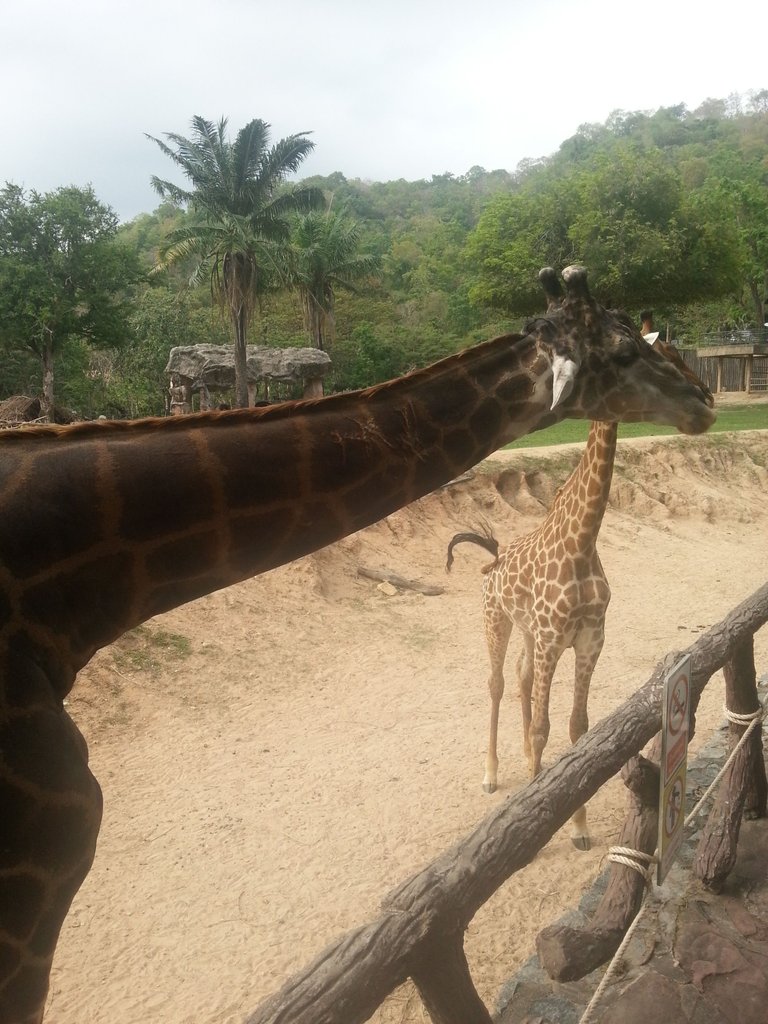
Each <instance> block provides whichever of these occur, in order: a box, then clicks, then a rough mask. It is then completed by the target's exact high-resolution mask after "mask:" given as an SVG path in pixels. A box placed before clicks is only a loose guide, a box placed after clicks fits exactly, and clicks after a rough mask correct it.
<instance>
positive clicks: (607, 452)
mask: <svg viewBox="0 0 768 1024" xmlns="http://www.w3.org/2000/svg"><path fill="white" fill-rule="evenodd" d="M617 435H618V424H617V423H603V422H596V421H593V422H592V423H590V425H589V436H588V438H587V446H586V448H585V449H584V452H583V454H582V456H581V459H580V460H579V464H578V465H577V466H576V468H575V469H574V471H573V472H572V473H571V475H570V476H569V477H568V479H567V480H566V482H565V484H563V488H562V490H561V491H560V493H559V494H558V495H557V498H556V500H555V503H554V505H553V507H552V510H551V511H550V513H549V515H548V516H547V520H546V524H547V525H553V526H555V527H557V528H558V530H559V532H561V533H562V534H563V535H565V536H568V535H570V536H571V537H574V538H575V539H576V544H577V547H578V550H579V551H580V552H582V553H583V552H586V551H588V550H590V549H592V548H594V546H595V544H596V543H597V536H598V534H599V532H600V526H601V525H602V522H603V516H604V515H605V510H606V508H607V506H608V496H609V494H610V491H611V480H612V478H613V465H614V460H615V457H616V439H617Z"/></svg>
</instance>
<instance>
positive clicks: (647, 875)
mask: <svg viewBox="0 0 768 1024" xmlns="http://www.w3.org/2000/svg"><path fill="white" fill-rule="evenodd" d="M608 860H609V861H611V863H613V864H623V865H624V867H625V868H632V869H633V870H634V871H637V873H638V874H639V875H642V876H643V881H644V882H645V884H646V885H650V884H651V868H652V867H653V865H654V864H656V863H658V858H657V857H655V856H654V854H652V853H643V851H642V850H633V849H632V848H631V847H629V846H611V847H609V849H608Z"/></svg>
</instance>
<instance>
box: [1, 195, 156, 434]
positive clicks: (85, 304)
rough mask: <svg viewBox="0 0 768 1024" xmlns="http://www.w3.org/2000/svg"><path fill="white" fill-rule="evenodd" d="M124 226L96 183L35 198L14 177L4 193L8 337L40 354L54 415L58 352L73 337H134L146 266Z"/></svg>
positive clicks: (97, 341)
mask: <svg viewBox="0 0 768 1024" xmlns="http://www.w3.org/2000/svg"><path fill="white" fill-rule="evenodd" d="M116 232H117V216H116V215H115V213H114V212H113V211H112V210H111V209H110V208H109V207H108V206H105V205H104V204H103V203H101V202H99V200H98V199H97V198H96V195H95V194H94V192H93V189H92V188H90V187H88V188H85V189H80V188H75V187H74V186H69V187H66V188H59V189H57V190H56V191H55V192H49V193H46V194H45V195H40V194H39V193H37V192H31V193H30V195H29V198H27V196H25V194H24V191H23V190H22V189H21V188H19V187H18V186H17V185H13V184H11V183H6V185H5V187H4V188H3V190H2V192H0V335H2V337H3V339H4V343H5V344H6V345H11V346H24V347H26V348H27V349H29V350H30V351H31V352H33V353H34V355H35V356H36V357H37V359H38V360H39V362H40V366H41V370H42V400H41V411H42V413H43V415H44V416H46V417H48V418H52V416H53V409H54V357H55V355H56V353H57V352H59V351H60V350H61V349H62V347H63V346H64V345H65V343H66V342H68V341H69V340H71V339H81V340H84V341H86V342H88V343H89V344H91V345H94V346H116V345H119V344H121V343H122V342H124V341H125V340H127V338H128V337H129V332H128V325H127V317H128V311H129V306H128V302H127V298H128V294H129V292H130V289H131V287H132V285H133V284H135V282H136V280H137V278H138V276H139V266H138V261H137V259H136V254H135V252H134V251H133V250H132V249H130V248H128V247H126V246H123V245H121V244H119V243H118V242H117V241H116V240H115V235H116Z"/></svg>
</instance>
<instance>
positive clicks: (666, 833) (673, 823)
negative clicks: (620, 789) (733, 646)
mask: <svg viewBox="0 0 768 1024" xmlns="http://www.w3.org/2000/svg"><path fill="white" fill-rule="evenodd" d="M690 715H691V657H690V655H686V657H685V658H683V659H682V661H680V662H678V663H677V665H675V667H674V668H673V669H672V671H671V672H670V673H669V674H668V675H667V678H666V679H665V680H664V703H663V706H662V716H661V730H662V731H661V792H660V795H659V865H658V871H657V882H658V884H659V885H661V883H662V882H663V881H664V878H665V877H666V875H667V872H668V871H669V869H670V867H671V866H672V863H673V861H674V859H675V856H676V854H677V851H678V849H679V847H680V843H681V842H682V841H683V826H684V824H685V777H686V769H687V766H688V732H689V722H690Z"/></svg>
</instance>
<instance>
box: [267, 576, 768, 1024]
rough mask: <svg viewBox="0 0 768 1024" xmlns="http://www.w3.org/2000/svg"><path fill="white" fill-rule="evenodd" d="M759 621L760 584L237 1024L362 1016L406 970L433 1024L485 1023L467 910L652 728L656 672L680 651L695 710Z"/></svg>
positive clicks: (766, 598)
mask: <svg viewBox="0 0 768 1024" xmlns="http://www.w3.org/2000/svg"><path fill="white" fill-rule="evenodd" d="M766 621H768V583H766V584H764V585H763V586H762V587H760V588H759V589H758V590H757V591H755V593H754V594H753V595H752V596H751V597H749V598H747V599H746V600H745V601H743V602H742V603H741V604H740V605H738V606H737V607H736V608H735V609H734V610H733V611H732V612H731V613H730V614H729V615H728V616H726V618H725V619H723V620H722V622H719V623H718V624H717V625H715V626H713V627H712V628H711V629H709V630H708V631H707V632H706V633H705V634H703V635H702V636H701V637H699V639H698V640H697V641H696V642H695V643H694V644H692V645H691V646H690V647H688V648H687V649H686V650H683V651H675V652H671V653H670V654H668V655H667V656H666V657H665V658H664V659H663V660H662V661H661V662H660V663H659V664H658V665H657V666H656V669H655V670H654V672H653V674H652V675H651V677H650V679H649V680H648V681H647V682H646V683H645V685H644V686H643V687H642V688H641V689H639V690H638V691H637V692H636V693H635V694H634V695H633V696H632V697H630V698H629V700H627V701H626V702H625V703H624V704H623V705H622V706H621V707H620V708H618V709H617V710H616V711H614V712H613V713H612V714H611V715H609V716H607V717H606V718H604V719H603V720H602V721H601V722H599V723H598V724H597V725H596V726H595V727H594V728H593V729H591V730H590V731H589V732H588V733H586V734H585V735H584V736H582V737H581V739H580V740H579V741H578V742H577V743H576V744H574V746H573V747H571V748H570V750H568V751H567V752H566V753H565V754H563V756H562V757H560V758H559V759H558V761H557V762H556V763H555V764H553V765H552V766H551V767H549V768H546V769H544V771H542V772H541V774H540V775H539V776H538V777H537V778H536V779H534V780H533V781H532V782H530V783H529V784H528V785H527V786H525V787H524V788H523V789H522V790H520V792H518V793H517V794H515V796H513V797H510V798H509V799H508V800H507V801H506V802H505V803H504V804H502V805H501V806H500V807H498V808H497V809H496V810H495V811H493V812H492V813H491V814H489V815H488V816H487V817H486V818H485V819H484V820H483V821H482V822H481V824H480V825H479V826H478V827H477V828H476V829H475V830H474V832H472V833H471V834H470V835H469V836H467V837H466V838H465V839H463V840H461V841H460V842H458V843H457V844H455V845H454V846H453V847H451V848H450V849H448V850H446V851H445V852H444V853H443V854H441V855H440V856H439V857H438V858H437V859H436V860H434V861H433V862H432V863H431V864H430V865H429V866H428V867H426V868H425V869H424V870H422V871H420V872H419V873H418V874H416V875H414V876H413V877H411V878H410V879H408V880H407V881H406V882H404V883H403V884H402V885H400V886H399V887H398V888H397V889H395V890H394V891H393V892H391V893H390V894H389V895H388V896H387V897H386V898H385V900H384V902H383V905H382V910H383V913H382V915H381V916H380V917H378V918H377V919H376V920H375V921H372V922H370V923H369V924H366V925H364V926H362V927H360V928H358V929H356V930H354V931H351V932H349V933H348V934H346V935H345V936H343V937H342V938H341V939H340V940H339V941H337V942H336V943H335V944H333V945H331V946H329V947H328V948H327V949H326V950H324V952H322V953H321V954H320V956H318V957H317V959H315V960H314V961H313V962H312V963H311V964H309V965H308V966H307V967H306V968H305V969H304V970H303V971H301V972H299V973H297V974H296V975H294V976H293V977H292V978H291V979H289V981H288V982H287V983H286V984H285V985H284V986H283V987H282V988H281V989H280V990H279V991H278V992H276V993H275V994H274V995H273V996H270V997H269V998H267V999H266V1000H265V1001H264V1002H262V1003H261V1004H260V1005H259V1007H258V1008H257V1009H256V1011H255V1012H254V1013H253V1014H252V1015H251V1016H250V1017H249V1020H248V1024H362V1022H363V1021H365V1020H367V1019H368V1018H369V1017H370V1016H371V1015H372V1014H373V1013H374V1011H375V1010H376V1009H377V1008H378V1006H379V1005H380V1004H381V1003H382V1002H383V1000H384V999H385V998H386V997H387V995H389V994H390V993H391V992H392V991H394V989H395V988H397V987H398V986H399V985H401V984H402V983H403V982H404V981H406V979H407V978H409V977H410V978H412V979H413V981H414V982H415V984H416V986H417V987H418V989H419V992H420V995H421V997H422V999H423V1001H424V1004H425V1006H426V1008H427V1010H428V1012H429V1014H430V1017H431V1018H432V1020H433V1021H434V1022H435V1024H489V1022H490V1021H491V1015H490V1013H489V1011H488V1009H487V1007H486V1006H485V1005H484V1003H483V1002H482V1000H481V999H480V997H479V996H478V994H477V992H476V991H475V988H474V985H473V982H472V978H471V976H470V972H469V968H468V966H467V962H466V958H465V956H464V945H463V936H464V931H465V930H466V927H467V925H468V924H469V922H470V921H471V919H472V918H473V917H474V915H475V913H476V912H477V911H478V909H479V908H480V907H481V906H482V905H483V904H484V903H485V902H486V901H487V900H488V899H489V898H490V897H491V896H492V895H493V893H494V892H496V890H497V889H498V888H499V887H500V886H501V885H502V884H503V883H504V882H505V881H506V880H507V879H508V878H509V877H510V876H511V875H512V874H514V873H515V872H516V871H518V870H520V868H522V867H524V866H525V865H526V864H528V863H529V862H530V861H531V860H532V859H533V858H534V857H535V856H536V854H537V853H538V852H539V850H540V849H541V848H542V847H543V846H545V845H546V843H548V842H549V840H550V839H551V838H552V836H553V835H554V834H555V832H557V830H558V829H559V828H561V827H562V826H563V825H564V824H565V822H566V821H568V819H569V818H570V817H571V815H572V814H573V813H574V811H575V810H576V809H577V808H578V807H580V806H581V805H582V804H584V803H586V802H587V801H588V800H589V799H590V798H591V797H593V796H594V795H595V793H596V792H597V791H598V790H599V789H600V787H601V786H602V785H603V784H604V783H605V782H607V780H608V779H610V778H611V777H612V776H613V775H615V774H616V773H617V772H618V771H619V770H620V769H621V767H622V765H624V764H625V763H626V762H627V761H628V760H629V759H630V758H631V757H633V756H634V755H635V754H637V753H638V751H639V750H641V749H642V748H643V747H644V746H645V744H646V743H648V741H649V740H650V739H651V738H652V737H653V736H654V735H655V734H656V733H657V732H658V731H659V729H660V727H661V698H662V687H663V681H664V676H665V674H666V673H667V672H668V671H669V669H670V668H671V667H672V666H673V665H674V664H675V663H676V662H677V661H678V660H679V659H680V658H681V657H682V656H683V655H684V654H690V655H691V658H692V670H691V704H692V707H693V708H694V709H695V708H696V707H697V705H698V702H699V699H700V697H701V693H702V691H703V689H704V687H705V685H706V684H707V682H708V681H709V679H710V677H711V676H712V675H713V673H715V672H716V671H717V670H718V669H720V668H722V667H723V665H724V664H725V663H726V662H727V661H729V660H730V659H731V657H732V656H733V654H734V652H735V651H736V649H737V648H738V647H739V646H740V645H742V644H743V643H744V642H745V641H748V639H749V638H751V637H752V636H753V635H754V633H755V632H756V631H757V630H758V629H759V628H760V627H761V626H763V625H764V624H765V623H766Z"/></svg>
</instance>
